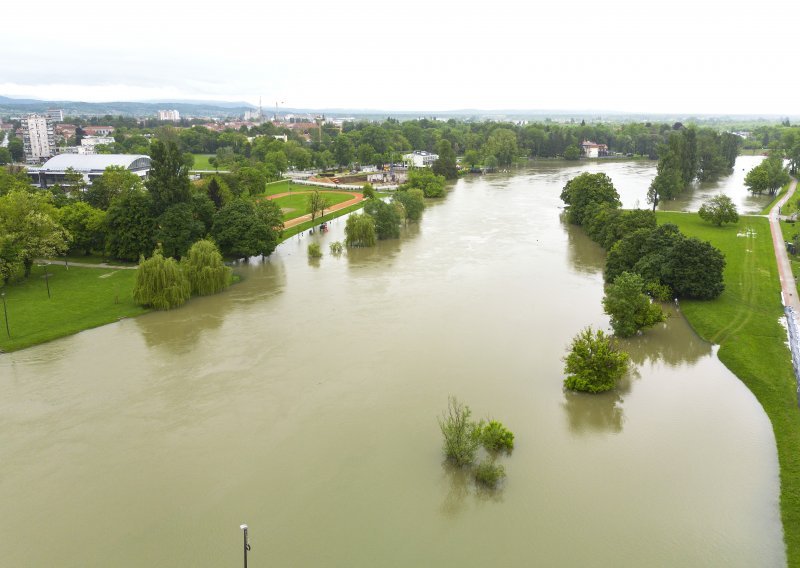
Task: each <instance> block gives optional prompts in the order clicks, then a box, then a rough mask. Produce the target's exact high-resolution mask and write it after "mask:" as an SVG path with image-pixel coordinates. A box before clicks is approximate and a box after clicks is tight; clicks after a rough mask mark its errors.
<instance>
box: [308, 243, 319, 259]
mask: <svg viewBox="0 0 800 568" xmlns="http://www.w3.org/2000/svg"><path fill="white" fill-rule="evenodd" d="M308 258H322V250H320V248H319V243H309V244H308Z"/></svg>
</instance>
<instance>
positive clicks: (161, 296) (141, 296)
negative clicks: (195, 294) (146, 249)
mask: <svg viewBox="0 0 800 568" xmlns="http://www.w3.org/2000/svg"><path fill="white" fill-rule="evenodd" d="M190 295H191V290H190V287H189V281H188V280H187V279H186V276H185V275H184V274H183V272H182V271H181V268H180V266H179V265H178V262H177V261H176V260H175V259H174V258H164V256H163V255H162V254H161V251H160V250H156V251H155V252H154V253H153V256H151V257H150V258H148V259H147V260H145V259H144V257H142V258H141V259H140V261H139V269H138V270H137V271H136V284H135V285H134V287H133V301H134V302H136V303H137V304H139V305H141V306H146V307H152V308H155V309H157V310H170V309H172V308H177V307H178V306H181V305H183V304H184V302H186V300H188V299H189V296H190Z"/></svg>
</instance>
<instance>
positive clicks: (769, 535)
mask: <svg viewBox="0 0 800 568" xmlns="http://www.w3.org/2000/svg"><path fill="white" fill-rule="evenodd" d="M582 165H583V164H582ZM591 167H592V168H595V169H602V170H603V171H607V172H608V173H609V175H611V177H612V179H613V180H614V182H615V184H616V185H617V186H618V187H619V188H620V191H621V193H622V194H623V199H624V201H625V203H626V205H629V206H630V205H632V203H631V200H632V199H640V201H641V204H642V206H645V203H644V194H645V192H646V186H647V184H648V183H649V180H650V179H651V178H652V175H653V173H654V169H653V168H654V166H653V164H649V163H643V164H638V163H631V162H626V163H613V162H603V163H599V164H597V165H592V166H591ZM648 172H649V173H648ZM572 175H574V172H572V170H571V167H567V168H563V167H556V166H554V165H552V164H549V165H543V166H538V165H537V166H534V167H533V168H532V169H530V170H529V171H526V172H525V173H522V174H518V175H515V176H513V177H511V176H509V177H503V176H496V177H484V178H471V179H465V180H461V181H459V182H458V183H457V184H456V185H455V187H454V189H453V190H452V192H451V193H450V194H449V196H448V197H447V198H446V199H445V200H442V201H441V202H439V203H434V204H432V205H431V206H430V207H429V208H428V209H427V210H426V212H425V214H424V218H423V220H422V222H421V223H420V224H419V226H410V227H408V228H407V229H405V230H404V232H403V236H402V238H401V239H399V240H396V241H390V242H382V243H379V246H378V247H376V248H374V249H365V250H352V251H348V252H347V253H345V254H344V255H343V256H342V257H341V258H335V257H332V256H330V255H328V254H327V250H328V244H329V243H330V242H331V241H334V240H341V239H343V228H344V221H343V220H341V219H340V220H337V221H336V222H334V223H333V224H332V226H331V231H330V232H329V233H327V234H325V235H323V236H320V235H314V236H309V235H308V234H306V235H305V236H303V237H294V238H293V239H291V240H289V241H287V242H286V243H284V244H283V245H281V246H280V247H279V248H278V250H277V251H276V253H275V254H274V255H273V256H272V257H271V258H270V259H269V260H268V261H266V262H263V263H260V262H254V263H251V264H250V265H244V266H240V267H239V268H238V269H237V271H238V272H239V273H240V274H241V275H242V282H241V283H240V284H238V285H236V286H234V287H233V288H232V289H230V290H229V291H228V292H226V293H224V294H221V295H218V296H214V297H210V298H201V299H195V300H192V301H191V302H189V304H188V305H187V306H185V307H183V308H181V309H179V310H176V311H174V312H169V313H152V314H148V315H145V316H142V317H139V318H136V319H134V320H126V321H122V322H119V323H117V324H113V325H109V326H105V327H103V328H99V329H95V330H90V331H86V332H83V333H80V334H78V335H75V336H73V337H69V338H65V339H62V340H58V341H54V342H52V343H49V344H46V345H42V346H39V347H35V348H32V349H28V350H25V351H21V352H17V353H12V354H6V355H2V356H0V441H1V443H0V565H3V566H61V567H89V566H92V567H93V566H118V567H141V566H193V567H206V566H207V567H219V566H238V565H241V561H242V558H241V554H242V542H241V540H242V537H241V532H240V530H239V525H240V524H241V523H248V524H249V526H250V540H251V544H252V551H251V552H250V556H249V561H250V566H303V567H305V566H347V567H373V566H457V567H459V568H463V567H465V566H470V567H471V566H475V567H478V566H504V567H516V566H520V567H523V566H524V567H527V566H537V565H538V566H726V567H731V566H742V567H750V566H782V565H784V564H785V561H786V560H785V555H784V550H783V542H782V529H781V525H780V516H779V510H778V492H779V487H778V465H777V455H776V451H775V442H774V438H773V435H772V430H771V427H770V424H769V421H768V420H767V417H766V415H765V414H764V412H763V410H762V409H761V407H760V406H759V404H758V403H757V401H756V400H755V398H754V397H753V396H752V394H751V393H750V392H749V391H748V390H747V389H746V388H745V387H744V386H743V385H742V384H741V383H740V382H739V381H738V380H737V379H736V377H735V376H733V375H732V374H731V373H730V372H729V371H728V370H727V369H725V367H723V366H722V364H721V363H719V361H718V360H717V358H716V355H715V348H714V347H712V346H711V345H709V344H707V343H705V342H703V341H701V340H700V339H699V338H698V337H697V336H696V335H695V334H694V333H693V332H692V330H691V329H690V328H689V327H688V325H687V324H686V322H685V321H684V319H683V318H682V317H681V315H680V312H679V311H675V310H674V309H673V311H674V312H675V313H674V317H671V318H670V319H669V320H668V321H667V323H666V324H664V325H662V326H660V327H659V328H658V329H655V330H652V331H650V332H648V333H647V334H646V335H645V336H643V337H641V338H637V339H633V340H630V341H628V342H627V344H626V347H627V348H628V349H629V350H630V351H631V353H632V357H633V359H634V361H635V363H636V372H635V373H634V374H633V375H632V376H631V377H629V378H628V379H626V380H625V381H624V383H623V384H622V385H621V388H620V389H619V390H618V391H616V392H614V393H612V394H607V395H599V396H589V395H576V394H566V393H565V392H564V391H563V390H562V379H563V375H562V361H561V357H562V356H563V355H564V352H565V347H566V345H567V344H568V342H569V341H570V339H571V337H572V336H573V335H574V334H575V333H577V332H578V331H579V330H580V329H581V328H582V327H584V326H586V325H588V324H592V325H594V326H601V327H607V326H608V319H607V316H605V315H604V314H603V313H602V307H601V304H600V300H601V297H602V294H603V290H602V274H601V270H602V264H603V252H602V251H601V250H600V249H599V248H598V247H597V246H596V245H594V244H593V243H592V242H590V241H589V240H588V239H587V238H586V237H585V236H584V235H583V234H582V232H581V231H580V230H578V229H576V228H573V227H570V226H567V225H565V224H564V223H563V222H562V221H561V220H560V217H559V213H560V207H561V203H560V201H559V193H560V191H561V188H562V186H563V185H564V183H565V182H566V180H567V179H568V178H569V177H571V176H572ZM642 180H644V184H643V185H642ZM639 193H640V194H641V195H640V196H639V197H636V195H637V194H639ZM311 239H319V240H320V242H321V244H322V246H323V250H324V251H325V252H326V255H325V256H324V257H323V258H322V259H321V260H320V261H318V262H309V260H308V259H307V258H306V254H305V250H306V246H307V245H308V243H309V242H310V241H311ZM448 395H455V396H457V397H458V398H459V399H460V400H462V401H463V402H465V403H466V404H468V405H469V406H470V407H471V408H472V410H473V412H474V414H475V415H476V416H477V417H493V418H496V419H499V420H501V421H503V422H504V423H505V424H506V425H507V426H508V427H509V428H510V429H511V430H513V431H514V432H515V434H516V440H515V441H516V448H515V450H514V452H513V454H512V455H510V456H508V457H506V458H503V459H502V463H503V464H504V466H505V468H506V472H507V480H506V482H505V483H504V484H503V486H502V487H501V488H500V489H499V490H498V491H496V492H485V491H480V490H478V489H477V488H476V487H475V485H474V483H473V482H472V481H471V480H470V479H469V478H468V476H466V475H465V474H464V473H463V472H459V471H454V470H452V469H450V468H448V467H447V466H446V465H444V464H443V462H442V456H441V439H440V438H441V435H440V433H439V430H438V426H437V423H436V418H437V416H438V415H440V413H441V412H442V411H443V410H444V409H445V407H446V405H447V397H448Z"/></svg>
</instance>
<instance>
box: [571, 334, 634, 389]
mask: <svg viewBox="0 0 800 568" xmlns="http://www.w3.org/2000/svg"><path fill="white" fill-rule="evenodd" d="M629 364H630V357H629V356H628V354H627V353H625V352H624V351H620V350H619V349H617V347H616V345H615V344H614V343H613V341H612V339H611V338H610V337H609V336H607V335H606V334H605V333H603V331H602V330H597V331H596V332H595V331H593V330H592V328H591V327H587V328H585V329H583V330H581V332H580V333H578V335H576V336H575V337H574V338H573V339H572V343H571V344H570V346H569V352H568V353H567V355H566V357H564V372H565V373H566V375H567V377H566V378H565V379H564V386H565V387H567V388H568V389H570V390H577V391H584V392H591V393H598V392H604V391H607V390H611V389H613V388H614V387H615V386H616V384H617V381H619V379H621V378H622V376H623V375H624V374H625V373H626V372H627V370H628V365H629Z"/></svg>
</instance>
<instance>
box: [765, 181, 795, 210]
mask: <svg viewBox="0 0 800 568" xmlns="http://www.w3.org/2000/svg"><path fill="white" fill-rule="evenodd" d="M790 185H791V182H789V183H787V184H786V185H784V186H783V187H782V188H781V190H780V191H779V192H778V193H777V194H776V195H775V198H774V199H773V200H772V201H770V202H769V205H765V206H764V208H763V209H762V210H761V214H762V215H769V211H770V209H772V207H773V205H775V204H776V203H777V202H778V200H779V199H780V198H781V197H783V196H784V195H786V192H787V191H788V190H789V186H790ZM795 211H797V200H796V199H795V200H794V202H793V200H791V199H790V200H789V201H788V202H787V203H786V204H785V205H784V206H783V208H782V209H781V214H783V215H791V214H792V213H794V212H795Z"/></svg>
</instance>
